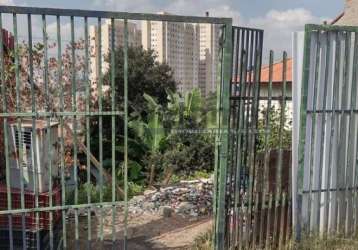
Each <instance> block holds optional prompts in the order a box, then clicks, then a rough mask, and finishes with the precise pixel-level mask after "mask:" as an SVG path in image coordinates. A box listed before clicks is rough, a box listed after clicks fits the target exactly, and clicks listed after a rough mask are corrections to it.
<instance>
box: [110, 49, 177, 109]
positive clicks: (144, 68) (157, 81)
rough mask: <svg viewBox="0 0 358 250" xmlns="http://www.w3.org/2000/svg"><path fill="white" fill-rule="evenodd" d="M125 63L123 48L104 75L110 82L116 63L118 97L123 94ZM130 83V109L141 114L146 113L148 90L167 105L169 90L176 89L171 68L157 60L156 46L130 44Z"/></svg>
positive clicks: (118, 51)
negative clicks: (145, 47)
mask: <svg viewBox="0 0 358 250" xmlns="http://www.w3.org/2000/svg"><path fill="white" fill-rule="evenodd" d="M108 58H110V55H109V57H108ZM123 66H124V56H123V50H122V48H120V49H118V50H116V52H115V64H114V65H110V68H109V70H108V73H107V74H106V75H105V76H104V79H105V82H107V83H109V82H110V79H111V75H110V72H111V67H115V72H116V76H115V86H116V97H117V98H119V99H122V98H121V97H123V96H124V92H123V91H124V69H123ZM109 85H110V84H109ZM128 86H129V87H128V100H129V105H130V109H131V110H130V112H133V111H135V112H137V113H139V114H143V113H146V112H145V110H146V107H147V102H146V100H145V99H144V98H143V96H144V94H145V93H146V94H147V95H150V96H152V97H154V98H156V100H157V102H158V103H159V104H160V105H166V103H167V93H166V91H167V90H170V91H175V90H176V83H175V80H174V78H173V71H172V69H171V68H170V67H169V66H168V65H167V64H163V63H159V62H158V61H156V55H155V52H154V51H153V50H144V49H143V48H141V47H129V48H128Z"/></svg>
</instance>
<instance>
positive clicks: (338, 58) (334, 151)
mask: <svg viewBox="0 0 358 250" xmlns="http://www.w3.org/2000/svg"><path fill="white" fill-rule="evenodd" d="M341 40H342V34H341V32H337V33H336V48H335V62H334V85H333V97H332V98H333V100H332V111H333V112H332V118H331V119H332V131H331V136H332V142H331V152H330V158H329V159H330V165H329V171H330V185H329V186H330V187H331V188H332V189H336V190H337V167H338V165H337V155H338V145H337V143H338V138H339V121H340V120H339V115H338V113H337V112H336V111H338V110H339V92H340V91H339V89H340V85H341V84H340V79H341V75H342V74H341V70H340V69H341V64H342V60H343V58H342V55H343V54H342V53H341V46H342V43H343V41H341ZM336 190H334V191H332V192H330V196H329V199H330V208H329V225H328V227H327V232H328V233H333V234H334V233H335V232H336V229H337V191H336Z"/></svg>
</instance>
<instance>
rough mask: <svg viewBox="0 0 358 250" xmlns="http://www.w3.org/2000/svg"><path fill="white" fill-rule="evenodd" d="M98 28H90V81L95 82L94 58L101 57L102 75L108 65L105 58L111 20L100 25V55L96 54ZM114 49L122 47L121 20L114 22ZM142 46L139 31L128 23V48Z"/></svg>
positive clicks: (96, 77) (96, 68) (135, 25)
mask: <svg viewBox="0 0 358 250" xmlns="http://www.w3.org/2000/svg"><path fill="white" fill-rule="evenodd" d="M98 31H99V30H98V26H97V25H93V26H90V30H89V35H90V45H91V50H92V53H91V54H92V55H93V56H92V57H91V64H90V65H91V74H90V79H91V80H92V81H96V80H97V79H98V67H99V65H98V59H97V58H96V56H98V55H101V62H102V66H101V68H102V73H104V72H106V71H107V70H108V68H109V64H108V63H107V62H106V60H105V58H106V56H107V55H108V54H109V52H110V49H111V45H112V43H111V41H112V25H111V20H109V19H107V20H105V21H104V22H103V24H102V25H101V53H98V51H97V49H98V46H97V45H98V41H99V32H98ZM114 43H115V44H114V47H115V48H116V49H117V48H119V47H122V46H123V45H124V22H123V21H122V20H115V22H114ZM141 45H142V34H141V30H140V29H138V27H137V24H136V23H132V22H128V46H132V47H140V46H141Z"/></svg>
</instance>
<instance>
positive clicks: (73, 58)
mask: <svg viewBox="0 0 358 250" xmlns="http://www.w3.org/2000/svg"><path fill="white" fill-rule="evenodd" d="M75 46H76V43H75V24H74V17H73V16H71V84H72V101H71V103H72V112H73V113H74V114H75V115H74V116H73V120H72V122H73V179H74V182H75V197H74V198H75V199H74V203H75V205H77V204H78V180H77V175H78V170H77V143H78V142H77V116H76V111H77V86H76V52H75V49H76V48H75ZM75 239H76V241H75V245H76V248H78V243H79V232H78V209H75Z"/></svg>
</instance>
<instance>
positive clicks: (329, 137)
mask: <svg viewBox="0 0 358 250" xmlns="http://www.w3.org/2000/svg"><path fill="white" fill-rule="evenodd" d="M327 39H329V40H330V43H331V46H330V49H329V51H328V53H329V56H328V57H327V60H326V65H327V66H326V67H327V69H328V70H327V72H328V75H327V79H326V81H327V86H326V88H327V93H326V95H327V102H326V105H325V108H326V109H331V110H333V109H334V100H335V99H334V93H335V92H334V90H335V85H336V82H335V81H334V78H333V77H334V74H335V63H334V62H335V60H337V57H335V53H337V42H338V40H337V36H336V34H334V33H333V32H331V33H330V34H329V35H328V38H327ZM333 117H334V112H332V113H328V114H326V133H325V141H324V148H325V154H324V158H323V159H322V160H323V162H324V166H323V167H324V171H323V172H324V173H323V174H322V176H323V183H322V185H323V186H322V187H323V189H326V190H327V191H326V192H325V193H324V197H323V203H324V205H323V213H321V218H322V220H323V222H322V223H321V225H320V227H321V229H320V231H321V232H322V233H323V235H324V236H327V233H328V222H329V205H330V203H331V201H330V198H329V196H330V192H329V191H328V190H329V189H330V188H331V165H330V162H331V161H330V157H331V154H332V146H333V145H332V141H333V126H332V124H333V123H332V121H333Z"/></svg>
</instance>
